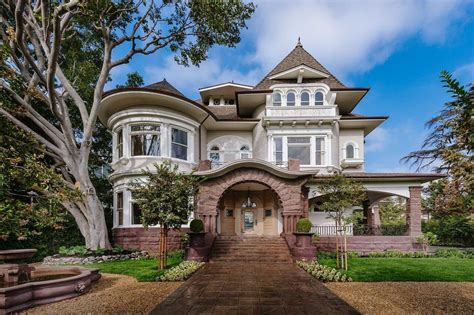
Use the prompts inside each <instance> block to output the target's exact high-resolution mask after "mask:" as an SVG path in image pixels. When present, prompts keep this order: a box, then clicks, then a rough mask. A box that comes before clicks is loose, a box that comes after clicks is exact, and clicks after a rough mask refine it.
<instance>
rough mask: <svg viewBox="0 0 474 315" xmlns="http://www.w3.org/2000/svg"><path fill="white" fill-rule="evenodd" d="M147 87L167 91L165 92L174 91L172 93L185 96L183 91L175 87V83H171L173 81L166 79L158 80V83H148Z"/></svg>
mask: <svg viewBox="0 0 474 315" xmlns="http://www.w3.org/2000/svg"><path fill="white" fill-rule="evenodd" d="M146 88H149V89H153V90H157V91H165V92H169V93H172V94H176V95H180V96H184V94H183V93H181V92H180V91H179V90H178V89H177V88H175V87H174V86H173V85H171V83H169V82H168V81H166V79H163V80H162V81H160V82H156V83H153V84H150V85H147V86H146Z"/></svg>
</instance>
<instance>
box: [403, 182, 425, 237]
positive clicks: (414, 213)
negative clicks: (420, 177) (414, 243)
mask: <svg viewBox="0 0 474 315" xmlns="http://www.w3.org/2000/svg"><path fill="white" fill-rule="evenodd" d="M408 189H409V191H410V199H408V201H407V213H406V218H407V227H408V235H410V236H419V235H421V190H422V187H421V186H411V187H408Z"/></svg>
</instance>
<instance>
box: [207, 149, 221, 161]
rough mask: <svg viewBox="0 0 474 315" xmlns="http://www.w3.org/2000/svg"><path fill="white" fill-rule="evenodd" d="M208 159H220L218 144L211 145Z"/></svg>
mask: <svg viewBox="0 0 474 315" xmlns="http://www.w3.org/2000/svg"><path fill="white" fill-rule="evenodd" d="M209 160H211V162H219V161H220V160H221V155H220V152H219V147H218V146H216V145H214V146H212V148H211V150H210V152H209Z"/></svg>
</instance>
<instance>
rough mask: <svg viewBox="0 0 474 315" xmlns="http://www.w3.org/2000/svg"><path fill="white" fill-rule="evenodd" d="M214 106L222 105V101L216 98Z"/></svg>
mask: <svg viewBox="0 0 474 315" xmlns="http://www.w3.org/2000/svg"><path fill="white" fill-rule="evenodd" d="M213 104H214V105H221V100H220V99H218V98H215V99H214V102H213Z"/></svg>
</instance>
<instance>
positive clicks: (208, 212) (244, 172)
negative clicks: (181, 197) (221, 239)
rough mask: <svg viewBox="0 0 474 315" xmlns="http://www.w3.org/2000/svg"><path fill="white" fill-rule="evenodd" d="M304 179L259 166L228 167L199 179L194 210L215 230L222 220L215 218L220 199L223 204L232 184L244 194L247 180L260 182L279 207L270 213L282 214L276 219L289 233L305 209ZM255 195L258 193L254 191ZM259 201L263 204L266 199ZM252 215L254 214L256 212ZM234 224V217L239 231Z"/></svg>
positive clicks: (306, 205) (215, 231) (218, 210)
mask: <svg viewBox="0 0 474 315" xmlns="http://www.w3.org/2000/svg"><path fill="white" fill-rule="evenodd" d="M306 181H307V177H306V176H304V177H299V176H293V178H285V177H280V176H277V175H275V174H272V173H270V172H268V171H265V170H262V169H258V168H249V167H247V168H238V169H234V170H230V171H229V172H227V173H225V174H222V175H220V176H218V177H215V178H208V179H206V180H205V181H204V182H203V183H201V186H200V189H199V194H198V198H197V199H198V201H197V213H196V214H197V216H198V217H200V218H202V219H203V220H204V224H205V226H206V232H211V233H214V234H215V233H218V232H220V228H221V227H219V229H218V225H220V224H221V223H222V221H218V220H220V219H219V216H220V215H221V211H222V209H221V208H222V206H223V202H224V205H225V197H226V195H227V194H229V192H232V191H233V190H232V188H233V187H234V188H235V187H239V189H241V190H242V191H243V192H242V193H237V194H238V195H239V196H240V197H242V196H241V195H242V194H243V195H245V193H248V190H250V187H249V189H247V191H245V185H247V186H248V185H249V184H248V183H253V184H254V185H258V187H260V188H261V187H262V186H264V187H266V188H268V189H266V190H267V191H269V194H270V192H271V193H272V194H273V198H274V203H275V204H277V206H275V208H278V209H277V213H272V215H277V216H278V215H281V217H280V219H279V218H278V217H276V219H277V220H281V229H280V231H281V232H283V233H292V232H294V230H295V227H296V221H297V220H298V219H299V218H300V217H301V216H303V215H304V214H305V213H307V211H308V202H307V200H308V197H307V189H305V188H304V184H305V183H306ZM237 191H238V190H237ZM254 195H255V197H257V194H256V193H254ZM263 198H264V197H263ZM239 202H240V200H239ZM262 204H263V207H264V206H265V202H263V203H262ZM235 205H236V203H235V202H234V210H235ZM241 208H242V207H241ZM272 209H273V208H272ZM263 210H265V209H263ZM224 211H225V209H224ZM229 214H230V213H229ZM240 215H242V213H241V214H240ZM255 215H256V216H257V215H258V214H255ZM249 216H250V214H249ZM234 218H235V214H234ZM244 219H245V218H244ZM257 220H258V218H257ZM226 223H227V222H226ZM230 224H231V223H230ZM235 224H236V223H235V221H234V232H235V231H237V233H238V229H239V226H237V229H235ZM259 229H260V228H259ZM277 231H278V230H277Z"/></svg>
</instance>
